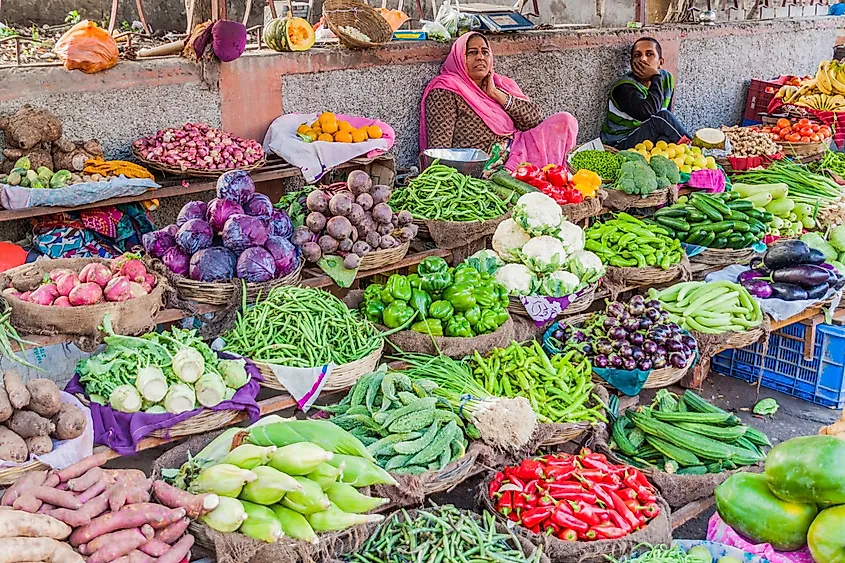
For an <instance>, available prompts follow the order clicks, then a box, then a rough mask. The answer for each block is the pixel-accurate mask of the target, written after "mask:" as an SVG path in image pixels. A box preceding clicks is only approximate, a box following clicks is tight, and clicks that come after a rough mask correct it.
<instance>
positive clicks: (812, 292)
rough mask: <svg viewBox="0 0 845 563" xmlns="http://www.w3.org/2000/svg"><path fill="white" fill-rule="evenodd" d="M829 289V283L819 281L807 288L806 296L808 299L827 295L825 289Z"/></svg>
mask: <svg viewBox="0 0 845 563" xmlns="http://www.w3.org/2000/svg"><path fill="white" fill-rule="evenodd" d="M828 289H830V284H827V283H820V284H819V285H817V286H816V287H811V288H809V289H807V298H808V299H821V298H822V297H824V296H825V295H827V290H828Z"/></svg>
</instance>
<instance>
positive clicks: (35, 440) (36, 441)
mask: <svg viewBox="0 0 845 563" xmlns="http://www.w3.org/2000/svg"><path fill="white" fill-rule="evenodd" d="M24 443H25V444H26V449H28V450H29V453H30V454H32V455H44V454H48V453H50V452H52V451H53V440H52V438H50V437H49V436H34V437H32V438H27V439H26V440H24Z"/></svg>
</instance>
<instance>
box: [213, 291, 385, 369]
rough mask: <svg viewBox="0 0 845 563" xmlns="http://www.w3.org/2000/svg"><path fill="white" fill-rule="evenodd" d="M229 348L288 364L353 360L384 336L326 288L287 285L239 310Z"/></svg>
mask: <svg viewBox="0 0 845 563" xmlns="http://www.w3.org/2000/svg"><path fill="white" fill-rule="evenodd" d="M223 339H224V340H225V341H226V346H225V348H224V350H226V351H229V352H232V353H235V354H240V355H242V356H244V357H246V358H250V359H251V360H255V361H258V362H263V363H266V364H277V365H283V366H288V367H297V368H304V367H317V366H322V365H325V364H328V363H334V364H337V365H341V364H348V363H349V362H354V361H355V360H359V359H361V358H363V357H364V356H366V355H368V354H371V353H372V352H374V351H375V350H376V349H378V347H379V346H380V345H381V341H382V337H381V335H380V333H379V332H378V331H377V330H376V329H375V327H374V326H373V324H372V323H370V322H369V321H367V320H366V319H364V318H362V317H361V316H359V315H358V312H357V311H354V310H351V309H349V308H348V307H347V306H346V305H345V304H344V303H343V301H341V300H340V299H338V298H337V297H335V296H334V295H332V294H331V293H329V292H327V291H323V290H321V289H310V288H305V287H293V286H283V287H275V288H273V289H271V290H270V293H268V294H267V297H266V298H265V299H264V300H263V301H260V302H258V303H257V304H255V305H254V306H252V307H250V308H249V309H247V308H246V307H244V309H243V310H242V311H241V312H240V313H238V320H237V322H236V323H235V326H234V327H233V328H232V330H230V331H229V332H228V333H226V335H225V336H224V337H223Z"/></svg>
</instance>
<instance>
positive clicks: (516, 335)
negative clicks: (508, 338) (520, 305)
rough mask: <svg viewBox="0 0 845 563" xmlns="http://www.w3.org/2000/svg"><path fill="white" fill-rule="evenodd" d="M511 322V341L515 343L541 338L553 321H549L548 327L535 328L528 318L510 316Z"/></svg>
mask: <svg viewBox="0 0 845 563" xmlns="http://www.w3.org/2000/svg"><path fill="white" fill-rule="evenodd" d="M511 320H512V321H513V339H514V340H516V341H517V342H525V341H527V340H534V339H536V338H540V337H542V336H543V333H544V332H546V329H547V328H548V325H550V324H552V323H553V322H554V321H549V323H548V325H543V326H537V323H535V322H534V321H533V320H531V318H530V317H522V316H519V315H512V316H511Z"/></svg>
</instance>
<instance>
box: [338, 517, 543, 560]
mask: <svg viewBox="0 0 845 563" xmlns="http://www.w3.org/2000/svg"><path fill="white" fill-rule="evenodd" d="M495 522H496V521H495V518H494V516H493V515H492V514H490V513H489V512H485V513H484V514H483V515H481V516H473V515H472V514H471V513H469V512H464V511H462V510H458V509H457V508H455V507H454V506H452V505H445V506H440V507H435V508H431V509H420V510H417V512H416V514H415V515H414V516H413V517H411V515H410V514H408V512H407V511H406V510H404V509H403V510H402V513H401V517H400V515H399V514H394V515H393V517H392V518H390V520H388V521H386V522H383V523H382V524H381V525H380V526H379V528H378V530H376V532H375V533H374V534H373V535H371V536H370V538H369V539H368V540H367V541H366V542H364V545H362V546H361V547H360V548H358V550H357V551H354V552H352V553H348V554H346V555H344V556H342V559H343V560H344V561H350V562H361V563H407V562H409V561H438V562H439V561H443V562H446V561H462V562H463V563H487V562H489V561H500V562H502V563H509V562H510V563H521V562H525V563H534V562H537V561H540V557H541V554H542V550H541V548H539V547H538V548H537V549H536V550H535V551H534V553H531V554H526V553H524V552H523V550H522V549H521V548H520V544H519V541H518V540H517V539H516V536H515V535H514V534H513V533H511V532H499V531H498V530H496V524H495Z"/></svg>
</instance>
